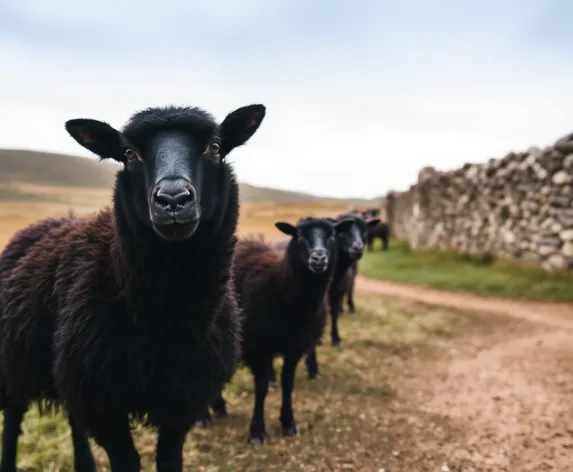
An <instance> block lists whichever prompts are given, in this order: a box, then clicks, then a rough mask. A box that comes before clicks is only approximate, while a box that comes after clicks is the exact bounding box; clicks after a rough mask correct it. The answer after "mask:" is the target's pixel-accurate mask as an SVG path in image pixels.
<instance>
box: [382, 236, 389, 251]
mask: <svg viewBox="0 0 573 472" xmlns="http://www.w3.org/2000/svg"><path fill="white" fill-rule="evenodd" d="M382 250H383V251H387V250H388V235H387V234H385V235H384V237H383V238H382Z"/></svg>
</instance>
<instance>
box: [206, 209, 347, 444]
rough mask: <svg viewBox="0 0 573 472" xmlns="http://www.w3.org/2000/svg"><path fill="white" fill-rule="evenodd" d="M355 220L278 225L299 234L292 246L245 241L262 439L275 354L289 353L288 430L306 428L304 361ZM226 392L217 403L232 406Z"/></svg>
mask: <svg viewBox="0 0 573 472" xmlns="http://www.w3.org/2000/svg"><path fill="white" fill-rule="evenodd" d="M352 224H353V222H352V221H344V220H342V221H338V222H336V223H333V222H332V221H329V220H327V219H320V218H306V219H304V220H301V221H299V222H298V223H297V225H296V226H293V225H291V224H289V223H283V222H278V223H276V224H275V226H276V227H277V228H278V229H279V230H280V231H282V232H283V233H285V234H287V235H289V236H290V237H291V239H290V242H289V244H288V246H287V248H286V252H282V251H280V252H279V251H277V250H275V249H274V248H273V247H272V245H270V244H268V243H265V242H262V241H260V240H253V239H250V240H249V239H245V240H239V242H238V243H237V247H236V253H235V259H234V263H235V274H236V275H235V283H236V290H237V294H238V296H239V303H240V306H241V308H242V309H243V321H242V326H243V330H242V331H243V344H242V348H243V349H242V354H243V361H244V363H245V364H246V365H247V367H248V368H249V369H250V370H251V372H252V373H253V375H254V378H255V407H254V411H253V418H252V421H251V426H250V440H251V443H252V444H254V445H261V444H263V443H264V441H265V436H266V433H265V422H264V402H265V397H266V395H267V391H268V386H269V375H270V373H271V372H272V371H273V369H272V362H273V358H274V357H275V356H278V355H281V356H283V357H284V364H283V369H282V378H281V387H282V407H281V413H280V421H281V425H282V428H283V432H284V434H285V435H288V436H292V435H297V434H298V428H297V426H296V422H295V419H294V414H293V409H292V399H291V397H292V390H293V387H294V374H295V370H296V366H297V364H298V362H299V360H300V359H301V358H302V356H303V355H304V354H305V353H307V352H308V351H309V350H310V349H312V348H313V347H314V346H315V345H316V343H317V341H318V340H319V339H320V337H321V335H322V332H323V331H324V326H325V323H326V315H327V310H328V301H327V297H326V295H327V290H328V286H329V284H330V280H331V277H332V273H333V270H334V267H335V265H336V236H337V233H339V232H343V231H346V230H347V229H348V228H349V227H350V226H352ZM222 401H223V400H222V398H221V397H218V398H217V400H216V401H215V402H214V404H213V405H212V406H213V407H214V409H215V410H216V411H219V412H220V411H224V401H223V405H222V404H221V402H222Z"/></svg>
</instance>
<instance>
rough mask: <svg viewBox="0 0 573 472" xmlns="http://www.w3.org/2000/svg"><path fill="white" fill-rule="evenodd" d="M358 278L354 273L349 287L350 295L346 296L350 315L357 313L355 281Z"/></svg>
mask: <svg viewBox="0 0 573 472" xmlns="http://www.w3.org/2000/svg"><path fill="white" fill-rule="evenodd" d="M355 277H356V272H353V273H352V278H351V281H350V285H349V287H348V293H347V294H346V303H347V304H348V311H349V312H350V313H356V308H355V307H354V279H355Z"/></svg>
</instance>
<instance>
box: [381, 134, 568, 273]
mask: <svg viewBox="0 0 573 472" xmlns="http://www.w3.org/2000/svg"><path fill="white" fill-rule="evenodd" d="M572 203H573V134H572V135H567V136H565V137H564V138H561V139H560V140H559V141H557V143H556V144H555V145H554V146H551V147H548V148H545V149H539V148H535V147H532V148H530V149H528V150H527V151H525V152H520V153H513V152H511V153H509V154H508V155H507V156H505V157H504V158H502V159H490V160H489V162H487V163H485V164H466V165H465V166H464V167H463V168H461V169H457V170H455V171H450V172H439V171H436V170H435V169H433V168H431V167H426V168H424V169H422V170H421V171H420V173H419V175H418V182H417V183H416V184H415V185H413V186H412V187H410V189H409V190H408V191H406V192H396V193H392V194H389V195H388V196H387V197H386V198H384V199H383V201H382V214H384V215H388V220H389V223H390V225H391V228H392V231H393V234H394V236H395V237H398V238H399V239H404V240H406V241H408V242H409V243H410V245H411V247H412V248H413V249H441V250H455V251H459V252H461V253H467V254H485V253H490V254H492V255H494V256H496V257H499V258H504V259H512V260H518V261H520V262H523V263H526V264H529V265H536V266H540V267H543V268H544V269H545V270H548V271H554V270H568V269H573V204H572Z"/></svg>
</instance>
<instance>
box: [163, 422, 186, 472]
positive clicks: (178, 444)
mask: <svg viewBox="0 0 573 472" xmlns="http://www.w3.org/2000/svg"><path fill="white" fill-rule="evenodd" d="M187 431H188V430H187V429H183V430H179V429H175V430H172V429H167V428H160V429H159V437H158V438H157V451H156V465H157V472H182V471H183V445H184V444H185V436H187Z"/></svg>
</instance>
